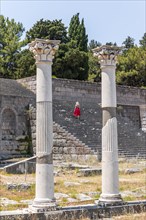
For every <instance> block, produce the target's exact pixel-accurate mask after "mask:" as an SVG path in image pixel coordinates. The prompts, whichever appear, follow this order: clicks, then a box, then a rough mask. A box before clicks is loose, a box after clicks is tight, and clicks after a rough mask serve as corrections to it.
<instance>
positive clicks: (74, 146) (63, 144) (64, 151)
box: [29, 105, 95, 160]
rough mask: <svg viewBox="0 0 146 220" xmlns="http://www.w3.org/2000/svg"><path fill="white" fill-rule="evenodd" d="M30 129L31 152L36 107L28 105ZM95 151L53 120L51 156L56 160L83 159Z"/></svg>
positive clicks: (34, 149) (34, 146)
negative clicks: (81, 157) (80, 157)
mask: <svg viewBox="0 0 146 220" xmlns="http://www.w3.org/2000/svg"><path fill="white" fill-rule="evenodd" d="M29 109H30V111H29V112H30V114H29V116H30V129H31V136H32V146H33V152H34V154H35V153H36V108H35V107H34V106H32V105H31V106H30V108H29ZM94 154H95V151H94V150H92V149H90V148H89V147H88V146H87V145H86V144H85V143H83V142H82V141H81V140H80V139H78V138H77V137H75V136H74V135H73V133H70V132H68V131H67V130H66V129H64V128H63V127H62V126H60V125H59V124H58V123H56V122H53V157H54V159H57V160H62V159H65V160H66V159H73V158H74V159H78V158H79V156H83V158H84V159H86V157H88V156H89V155H94Z"/></svg>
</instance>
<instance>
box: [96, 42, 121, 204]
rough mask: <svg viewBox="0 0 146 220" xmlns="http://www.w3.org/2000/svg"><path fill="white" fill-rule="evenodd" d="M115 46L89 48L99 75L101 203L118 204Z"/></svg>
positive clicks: (116, 48)
mask: <svg viewBox="0 0 146 220" xmlns="http://www.w3.org/2000/svg"><path fill="white" fill-rule="evenodd" d="M119 51H120V48H119V47H113V46H108V45H105V46H101V47H98V48H95V49H93V52H94V55H95V56H97V57H98V60H99V63H100V67H101V76H102V117H103V128H102V194H101V196H100V198H99V203H101V204H104V205H105V204H110V205H111V204H119V203H121V202H122V198H121V195H120V194H119V174H118V170H119V168H118V135H117V118H116V107H117V101H116V81H115V70H116V63H117V59H116V55H117V54H118V52H119Z"/></svg>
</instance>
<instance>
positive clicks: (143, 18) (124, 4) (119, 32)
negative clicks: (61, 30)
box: [0, 0, 146, 45]
mask: <svg viewBox="0 0 146 220" xmlns="http://www.w3.org/2000/svg"><path fill="white" fill-rule="evenodd" d="M78 12H79V13H80V20H81V19H82V18H84V22H85V27H86V32H87V34H88V39H89V41H90V40H91V39H94V40H97V41H99V42H101V43H102V44H105V43H106V42H110V41H111V42H117V44H118V45H121V44H122V42H123V41H124V40H125V39H126V37H127V36H130V37H133V38H134V39H135V43H136V44H138V43H139V40H140V39H141V38H142V36H143V35H144V32H146V0H112V1H111V0H102V1H99V0H94V1H92V0H91V1H90V0H80V1H79V0H74V1H67V0H66V1H65V0H64V1H62V0H58V1H57V0H54V1H51V0H0V13H1V14H2V15H4V16H5V17H9V18H10V19H11V18H14V19H15V21H16V22H21V23H22V24H23V26H24V27H25V30H26V31H27V30H29V29H30V28H31V27H32V26H33V25H34V24H35V23H36V22H37V21H38V20H40V19H41V18H43V19H44V20H45V19H49V20H55V19H62V22H63V23H64V24H65V26H67V27H68V26H69V22H70V19H71V17H72V16H73V15H75V14H76V13H78Z"/></svg>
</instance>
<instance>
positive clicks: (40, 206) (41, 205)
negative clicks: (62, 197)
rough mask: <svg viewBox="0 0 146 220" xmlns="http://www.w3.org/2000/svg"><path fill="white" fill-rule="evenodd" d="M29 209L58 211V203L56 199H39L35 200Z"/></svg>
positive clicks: (34, 210) (33, 210)
mask: <svg viewBox="0 0 146 220" xmlns="http://www.w3.org/2000/svg"><path fill="white" fill-rule="evenodd" d="M29 210H30V211H32V212H48V211H56V210H57V203H56V201H55V200H49V199H45V200H42V199H40V200H39V199H37V200H34V201H33V204H32V205H30V206H29Z"/></svg>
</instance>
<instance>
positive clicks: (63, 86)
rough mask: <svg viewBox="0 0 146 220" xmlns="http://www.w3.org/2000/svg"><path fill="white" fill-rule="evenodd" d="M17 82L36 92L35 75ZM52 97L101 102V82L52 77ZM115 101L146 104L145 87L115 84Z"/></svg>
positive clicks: (138, 104) (126, 103)
mask: <svg viewBox="0 0 146 220" xmlns="http://www.w3.org/2000/svg"><path fill="white" fill-rule="evenodd" d="M17 81H18V82H19V83H21V84H23V85H25V86H26V88H28V89H30V90H31V91H33V92H34V93H35V92H36V76H32V77H28V78H24V79H19V80H17ZM52 82H53V88H52V89H53V98H54V99H58V100H64V99H65V100H69V101H71V100H75V101H76V100H77V99H79V101H80V102H82V101H87V102H89V103H90V102H93V101H94V100H95V102H97V103H101V84H100V83H91V82H86V81H78V80H67V79H52ZM117 103H118V104H119V105H120V104H121V105H134V106H140V105H146V89H141V88H138V87H130V86H119V85H117Z"/></svg>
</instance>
